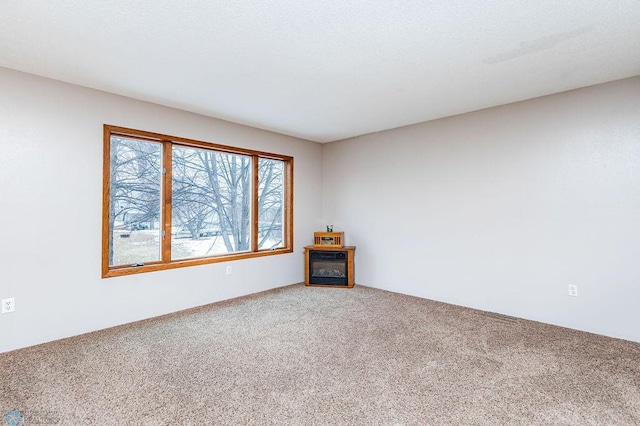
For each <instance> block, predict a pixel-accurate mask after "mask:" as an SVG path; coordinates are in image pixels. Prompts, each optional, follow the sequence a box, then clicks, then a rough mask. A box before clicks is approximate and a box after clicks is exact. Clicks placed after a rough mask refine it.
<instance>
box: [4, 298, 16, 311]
mask: <svg viewBox="0 0 640 426" xmlns="http://www.w3.org/2000/svg"><path fill="white" fill-rule="evenodd" d="M15 310H16V299H14V298H13V297H11V298H9V299H2V313H3V314H8V313H9V312H13V311H15Z"/></svg>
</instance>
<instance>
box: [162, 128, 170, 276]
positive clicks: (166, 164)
mask: <svg viewBox="0 0 640 426" xmlns="http://www.w3.org/2000/svg"><path fill="white" fill-rule="evenodd" d="M162 145H163V159H162V166H163V179H162V183H163V185H162V199H163V203H162V231H163V235H162V262H163V263H169V262H171V191H172V188H171V185H172V173H171V170H172V165H173V162H172V160H173V155H172V143H171V142H169V141H164V142H163V144H162Z"/></svg>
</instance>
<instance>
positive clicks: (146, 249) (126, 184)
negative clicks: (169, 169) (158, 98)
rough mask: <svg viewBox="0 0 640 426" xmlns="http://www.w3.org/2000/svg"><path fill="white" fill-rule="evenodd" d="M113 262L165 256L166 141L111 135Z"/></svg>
mask: <svg viewBox="0 0 640 426" xmlns="http://www.w3.org/2000/svg"><path fill="white" fill-rule="evenodd" d="M110 152H111V158H110V161H111V164H110V178H111V179H110V185H109V194H110V202H109V265H110V266H118V265H131V264H137V263H146V262H154V261H159V260H161V259H162V254H161V239H160V233H161V228H162V227H161V225H160V223H161V219H160V212H161V208H160V194H161V187H162V144H161V143H157V142H147V141H141V140H135V139H128V138H122V137H118V136H111V145H110Z"/></svg>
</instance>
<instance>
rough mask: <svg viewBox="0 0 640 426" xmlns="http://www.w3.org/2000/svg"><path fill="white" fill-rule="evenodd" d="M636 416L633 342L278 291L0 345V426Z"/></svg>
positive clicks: (639, 377) (376, 296) (481, 421)
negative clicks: (14, 421)
mask: <svg viewBox="0 0 640 426" xmlns="http://www.w3.org/2000/svg"><path fill="white" fill-rule="evenodd" d="M12 409H17V410H19V411H20V412H21V415H22V416H23V419H24V420H25V424H45V423H48V424H64V425H88V424H97V425H128V424H132V425H134V424H135V425H196V424H197V425H208V424H292V425H314V424H315V425H330V424H347V425H351V424H374V425H377V424H381V425H427V424H431V425H639V424H640V344H638V343H633V342H628V341H624V340H617V339H612V338H607V337H602V336H598V335H593V334H588V333H582V332H578V331H573V330H568V329H564V328H560V327H554V326H550V325H545V324H540V323H535V322H530V321H524V320H518V319H515V318H509V317H504V316H500V315H495V314H488V313H484V312H480V311H475V310H472V309H466V308H460V307H456V306H451V305H446V304H443V303H437V302H432V301H428V300H424V299H419V298H415V297H409V296H403V295H398V294H394V293H389V292H384V291H380V290H375V289H371V288H367V287H363V286H356V287H355V288H353V289H351V290H346V289H332V288H305V287H304V286H302V285H294V286H289V287H283V288H281V289H276V290H272V291H269V292H265V293H261V294H258V295H253V296H248V297H244V298H240V299H235V300H231V301H227V302H222V303H217V304H213V305H209V306H206V307H203V308H197V309H193V310H190V311H186V312H183V313H178V314H173V315H169V316H165V317H161V318H156V319H152V320H147V321H143V322H140V323H136V324H131V325H127V326H122V327H116V328H113V329H109V330H105V331H100V332H95V333H90V334H86V335H83V336H79V337H75V338H70V339H65V340H61V341H58V342H53V343H48V344H44V345H39V346H35V347H31V348H27V349H22V350H18V351H14V352H10V353H5V354H0V411H1V413H0V415H1V416H2V417H0V424H3V423H2V421H3V420H4V417H5V414H6V413H7V412H8V411H9V410H12Z"/></svg>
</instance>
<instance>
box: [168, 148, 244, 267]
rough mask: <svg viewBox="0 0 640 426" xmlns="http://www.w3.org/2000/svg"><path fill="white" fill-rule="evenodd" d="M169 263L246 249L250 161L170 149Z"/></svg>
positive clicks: (194, 151)
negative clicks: (170, 207) (170, 227)
mask: <svg viewBox="0 0 640 426" xmlns="http://www.w3.org/2000/svg"><path fill="white" fill-rule="evenodd" d="M172 159H173V160H172V196H171V197H172V210H171V211H172V217H171V222H172V223H171V226H172V229H171V258H172V259H173V260H176V259H187V258H195V257H205V256H214V255H220V254H226V253H235V252H240V251H248V250H250V248H251V243H250V241H251V226H250V221H251V179H250V177H251V157H249V156H246V155H237V154H227V153H220V152H215V151H211V150H207V149H199V148H191V147H184V146H178V145H174V146H173V150H172Z"/></svg>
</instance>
